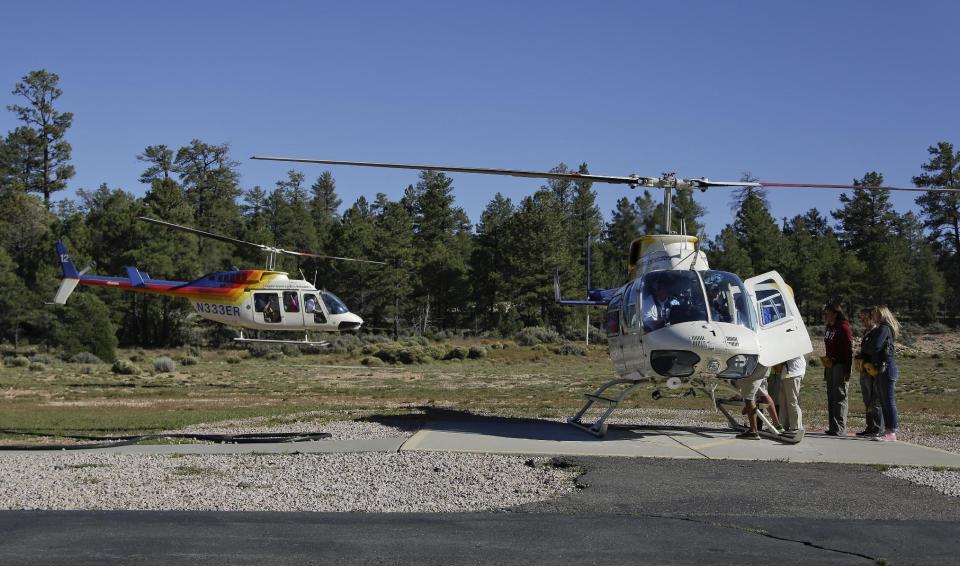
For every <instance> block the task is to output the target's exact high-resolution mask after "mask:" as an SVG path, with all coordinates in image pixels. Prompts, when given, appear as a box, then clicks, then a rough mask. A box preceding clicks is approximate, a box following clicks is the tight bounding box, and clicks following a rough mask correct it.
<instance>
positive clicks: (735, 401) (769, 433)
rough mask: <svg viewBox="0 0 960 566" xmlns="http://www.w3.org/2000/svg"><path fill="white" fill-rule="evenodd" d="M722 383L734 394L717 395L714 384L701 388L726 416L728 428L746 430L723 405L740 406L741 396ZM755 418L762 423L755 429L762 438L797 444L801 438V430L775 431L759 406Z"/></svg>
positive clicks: (741, 402) (741, 404)
mask: <svg viewBox="0 0 960 566" xmlns="http://www.w3.org/2000/svg"><path fill="white" fill-rule="evenodd" d="M724 384H725V385H726V386H727V387H728V388H729V389H730V390H731V391H733V392H735V395H734V396H732V397H717V385H716V384H715V385H714V386H713V387H711V388H710V389H707V388H706V387H705V386H704V387H702V388H701V389H702V390H703V391H704V392H705V393H706V394H708V395H710V398H711V399H712V400H713V406H714V407H716V408H717V410H718V411H720V412H721V413H722V414H723V416H724V417H726V418H727V422H729V423H730V428H732V429H734V430H736V431H738V432H744V431H746V430H747V427H745V426H743V424H741V423H740V422H739V421H737V419H735V418H734V417H733V415H731V414H730V411H728V410H727V408H726V407H725V406H724V405H729V406H735V407H742V406H743V398H742V397H741V396H740V392H739V391H737V390H736V389H734V388H733V386H731V385H729V384H726V382H724ZM757 419H758V420H760V422H762V423H763V426H762V427H759V430H757V434H759V435H760V436H761V437H763V438H766V439H767V440H773V441H776V442H780V443H782V444H799V443H800V441H801V440H803V431H802V430H799V431H797V432H796V434H778V433H777V432H776V428H775V427H774V426H773V423H771V422H770V419H768V418H767V415H765V414H763V411H762V410H761V409H760V407H757Z"/></svg>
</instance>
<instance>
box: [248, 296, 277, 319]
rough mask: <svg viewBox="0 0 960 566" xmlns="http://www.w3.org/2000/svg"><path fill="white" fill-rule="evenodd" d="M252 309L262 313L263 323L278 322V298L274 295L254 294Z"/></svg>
mask: <svg viewBox="0 0 960 566" xmlns="http://www.w3.org/2000/svg"><path fill="white" fill-rule="evenodd" d="M253 309H254V310H255V311H256V312H259V313H263V320H264V322H280V320H281V315H280V297H279V296H278V295H277V294H276V293H254V294H253Z"/></svg>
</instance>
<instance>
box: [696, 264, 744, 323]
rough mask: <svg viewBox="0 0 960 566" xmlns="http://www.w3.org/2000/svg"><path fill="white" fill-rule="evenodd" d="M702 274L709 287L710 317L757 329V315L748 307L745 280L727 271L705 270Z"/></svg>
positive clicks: (714, 319)
mask: <svg viewBox="0 0 960 566" xmlns="http://www.w3.org/2000/svg"><path fill="white" fill-rule="evenodd" d="M701 275H702V276H703V283H704V285H706V288H707V298H708V301H709V305H710V319H711V320H713V321H714V322H726V323H729V324H736V325H739V326H743V327H746V328H749V329H750V330H756V316H755V314H754V311H753V309H751V308H749V307H748V304H749V301H748V300H747V289H746V287H744V285H743V281H742V280H741V279H740V278H739V277H737V276H736V275H735V274H733V273H728V272H726V271H704V272H702V273H701Z"/></svg>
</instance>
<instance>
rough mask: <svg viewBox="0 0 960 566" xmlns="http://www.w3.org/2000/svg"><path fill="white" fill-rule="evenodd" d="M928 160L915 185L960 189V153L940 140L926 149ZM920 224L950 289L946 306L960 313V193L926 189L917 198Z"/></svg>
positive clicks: (951, 311) (949, 144) (952, 311)
mask: <svg viewBox="0 0 960 566" xmlns="http://www.w3.org/2000/svg"><path fill="white" fill-rule="evenodd" d="M927 151H928V152H929V154H930V160H929V161H928V162H927V163H924V164H923V165H922V166H921V167H922V168H923V171H924V172H923V173H922V174H920V175H918V176H916V177H914V178H913V182H914V184H915V185H917V186H918V187H929V188H942V189H960V152H957V151H954V148H953V144H951V143H947V142H940V143H938V144H937V145H936V146H931V147H930V148H928V149H927ZM917 204H919V205H920V211H921V215H922V219H923V226H924V227H925V228H927V229H929V230H930V236H929V237H930V240H931V241H932V242H933V243H934V245H935V251H936V254H937V256H938V259H939V264H940V269H941V271H942V272H943V274H944V276H945V277H946V280H947V284H948V286H949V288H950V290H951V292H950V293H949V294H948V297H947V309H948V311H949V312H950V313H951V314H954V315H955V314H957V313H960V193H940V192H929V193H925V194H924V195H922V196H920V197H918V198H917Z"/></svg>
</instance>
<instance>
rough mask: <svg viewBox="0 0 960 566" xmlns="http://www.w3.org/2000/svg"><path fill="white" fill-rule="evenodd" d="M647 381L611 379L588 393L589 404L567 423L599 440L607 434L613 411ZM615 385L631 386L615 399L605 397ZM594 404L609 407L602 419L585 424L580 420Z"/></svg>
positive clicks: (601, 416)
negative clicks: (608, 419)
mask: <svg viewBox="0 0 960 566" xmlns="http://www.w3.org/2000/svg"><path fill="white" fill-rule="evenodd" d="M646 381H647V380H646V379H611V380H610V381H608V382H606V383H604V384H603V385H601V386H600V387H599V388H598V389H597V390H596V391H594V392H593V393H587V394H586V398H587V402H586V403H584V405H583V407H581V408H580V410H579V411H577V414H576V415H574V416H572V417H570V418H568V419H567V423H568V424H571V425H573V426H575V427H577V428H579V429H580V430H583V431H586V432H589V433H590V434H592V435H594V436H596V437H598V438H600V437H603V436H604V435H606V434H607V423H606V420H607V417H609V416H610V415H611V414H612V413H613V411H614V410H616V408H617V406H618V405H619V404H620V401H623V400H624V398H626V397H627V395H630V394H631V393H633V391H634V390H635V389H636V388H637V387H639V386H641V385H643V384H645V383H646ZM615 385H629V386H628V387H625V388H624V389H623V390H622V391H621V392H620V394H619V395H617V396H616V397H615V398H614V397H607V396H605V395H604V393H605V392H606V390H607V389H609V388H611V387H613V386H615ZM594 403H606V404H607V405H608V406H607V408H606V410H605V411H604V412H603V414H601V415H600V418H598V419H597V420H596V421H594V422H593V424H589V425H588V424H585V423H584V422H582V421H581V420H580V419H581V418H582V417H583V415H584V414H585V413H586V412H587V410H588V409H590V407H592V406H593V404H594Z"/></svg>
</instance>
